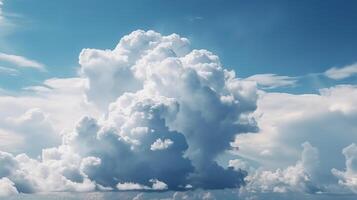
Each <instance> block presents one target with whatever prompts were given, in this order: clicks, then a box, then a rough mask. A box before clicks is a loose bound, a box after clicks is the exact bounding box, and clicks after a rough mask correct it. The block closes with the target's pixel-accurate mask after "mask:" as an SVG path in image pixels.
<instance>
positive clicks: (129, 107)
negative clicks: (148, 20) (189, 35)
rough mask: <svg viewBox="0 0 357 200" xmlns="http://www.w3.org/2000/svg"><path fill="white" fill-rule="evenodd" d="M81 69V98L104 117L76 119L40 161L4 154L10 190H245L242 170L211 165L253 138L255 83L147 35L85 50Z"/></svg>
mask: <svg viewBox="0 0 357 200" xmlns="http://www.w3.org/2000/svg"><path fill="white" fill-rule="evenodd" d="M79 63H80V64H81V71H80V76H81V77H82V78H83V79H86V80H87V85H86V98H87V100H88V101H89V102H91V103H93V104H95V105H97V107H98V108H99V109H100V110H101V112H102V113H104V115H103V117H100V118H93V117H89V116H87V117H83V118H82V119H81V120H79V122H78V124H77V126H76V128H75V129H74V130H73V131H69V132H66V133H65V134H64V136H63V139H62V140H63V142H62V144H61V145H60V146H58V147H55V148H48V149H44V150H43V151H42V155H41V158H40V159H33V158H30V157H28V156H27V155H25V154H21V155H17V156H13V155H11V154H7V153H2V154H1V157H0V163H1V165H0V177H6V178H8V180H6V183H7V185H9V186H11V185H13V186H14V187H16V189H17V191H18V192H40V191H92V190H117V189H123V188H125V187H128V188H129V189H130V188H142V189H144V190H165V189H169V190H183V189H187V188H205V189H222V188H235V187H240V186H241V185H242V184H244V177H245V176H246V172H245V171H242V170H234V169H233V168H227V169H225V168H223V167H221V166H220V165H218V164H217V163H216V161H215V159H216V157H217V156H218V155H220V154H222V153H223V152H224V151H226V150H228V149H229V148H230V142H231V141H232V140H233V139H234V137H235V135H236V134H242V133H246V132H255V131H257V127H256V123H255V121H254V120H253V119H252V118H251V117H250V113H251V112H253V111H254V110H255V109H256V100H257V91H256V85H255V83H253V82H250V81H244V80H239V79H237V78H236V77H235V74H234V72H233V71H228V70H225V69H224V68H223V66H222V65H221V63H220V61H219V58H218V57H217V56H216V55H214V54H212V53H211V52H209V51H206V50H191V49H190V44H189V41H188V40H187V39H186V38H182V37H180V36H178V35H176V34H173V35H169V36H162V35H161V34H159V33H156V32H153V31H148V32H144V31H140V30H139V31H135V32H133V33H131V34H130V35H127V36H125V37H123V38H122V39H121V40H120V42H119V44H118V45H117V47H116V48H115V49H114V50H97V49H84V50H83V51H82V52H81V54H80V56H79ZM158 141H161V142H162V143H163V142H164V141H166V143H167V144H158V143H157V142H158ZM167 141H170V142H167ZM157 145H159V146H160V147H159V148H153V146H157ZM153 149H154V150H153ZM10 188H11V187H10Z"/></svg>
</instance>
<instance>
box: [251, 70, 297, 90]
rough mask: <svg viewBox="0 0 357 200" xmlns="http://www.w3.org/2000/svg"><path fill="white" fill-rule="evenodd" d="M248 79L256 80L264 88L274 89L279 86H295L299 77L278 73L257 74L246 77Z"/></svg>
mask: <svg viewBox="0 0 357 200" xmlns="http://www.w3.org/2000/svg"><path fill="white" fill-rule="evenodd" d="M246 80H248V81H254V82H256V83H257V84H258V85H259V86H261V87H262V88H264V89H274V88H278V87H291V86H295V85H296V82H297V79H296V78H295V77H289V76H279V75H276V74H256V75H253V76H250V77H248V78H246Z"/></svg>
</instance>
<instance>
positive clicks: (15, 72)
mask: <svg viewBox="0 0 357 200" xmlns="http://www.w3.org/2000/svg"><path fill="white" fill-rule="evenodd" d="M18 73H19V71H18V70H16V69H12V68H8V67H2V66H0V74H7V75H11V76H16V75H18Z"/></svg>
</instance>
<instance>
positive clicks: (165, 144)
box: [150, 138, 174, 151]
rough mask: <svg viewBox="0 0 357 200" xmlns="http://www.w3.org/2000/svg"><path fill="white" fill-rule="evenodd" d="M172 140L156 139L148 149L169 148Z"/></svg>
mask: <svg viewBox="0 0 357 200" xmlns="http://www.w3.org/2000/svg"><path fill="white" fill-rule="evenodd" d="M173 143H174V142H173V141H172V140H170V139H165V140H161V138H159V139H157V140H156V141H155V142H154V143H152V145H151V147H150V149H151V150H152V151H157V150H164V149H167V148H169V147H170V146H171V145H172V144H173Z"/></svg>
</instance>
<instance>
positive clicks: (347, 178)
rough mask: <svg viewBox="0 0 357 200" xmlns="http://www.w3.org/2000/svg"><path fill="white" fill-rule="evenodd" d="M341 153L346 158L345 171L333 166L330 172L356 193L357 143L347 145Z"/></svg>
mask: <svg viewBox="0 0 357 200" xmlns="http://www.w3.org/2000/svg"><path fill="white" fill-rule="evenodd" d="M342 153H343V155H344V156H345V158H346V171H340V170H337V169H335V168H333V169H332V170H331V172H332V173H333V174H334V175H335V176H336V177H338V178H339V181H338V183H339V184H341V185H342V186H344V187H346V188H348V189H350V190H351V191H352V192H354V193H357V145H356V144H354V143H353V144H351V145H349V146H348V147H346V148H344V149H343V151H342Z"/></svg>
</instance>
